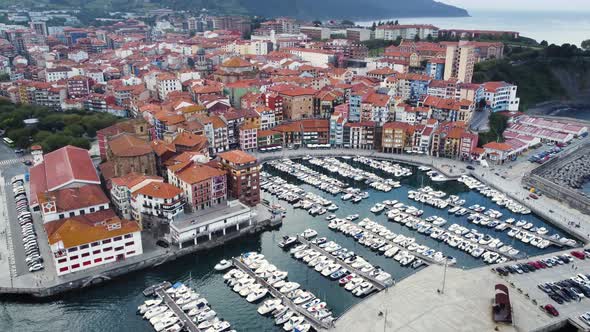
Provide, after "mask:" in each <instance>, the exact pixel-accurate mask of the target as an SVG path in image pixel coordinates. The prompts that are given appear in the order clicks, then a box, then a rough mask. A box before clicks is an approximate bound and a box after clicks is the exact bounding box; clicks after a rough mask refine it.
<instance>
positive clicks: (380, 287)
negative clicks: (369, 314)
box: [297, 235, 389, 291]
mask: <svg viewBox="0 0 590 332" xmlns="http://www.w3.org/2000/svg"><path fill="white" fill-rule="evenodd" d="M297 240H298V241H299V242H301V243H302V244H305V245H306V246H308V247H310V248H312V249H313V250H315V251H317V252H319V253H321V254H322V255H324V256H326V257H330V258H332V259H334V260H335V261H337V262H338V264H340V265H342V266H344V267H345V268H346V269H348V270H349V271H350V272H352V273H355V274H356V275H358V276H361V277H363V278H364V279H365V280H366V281H368V282H370V283H371V285H373V287H375V288H376V289H377V290H378V291H382V290H384V289H385V288H387V287H388V286H389V285H388V284H387V283H385V282H383V281H379V280H377V279H375V278H374V277H371V276H370V275H369V274H367V273H365V272H362V271H361V270H358V269H355V268H353V267H352V266H351V265H349V264H347V263H345V262H344V261H343V260H342V259H340V258H338V257H335V256H333V255H332V254H330V253H329V252H327V251H325V250H324V249H322V248H320V247H318V246H317V245H315V244H313V243H311V242H309V241H307V240H306V239H304V238H303V237H302V236H301V235H297Z"/></svg>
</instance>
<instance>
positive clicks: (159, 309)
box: [143, 305, 168, 320]
mask: <svg viewBox="0 0 590 332" xmlns="http://www.w3.org/2000/svg"><path fill="white" fill-rule="evenodd" d="M166 310H168V307H166V306H164V305H161V306H156V307H153V308H151V309H150V310H148V311H146V313H145V314H144V315H143V318H145V319H148V320H149V319H151V318H152V317H155V316H157V315H159V314H161V313H163V312H164V311H166Z"/></svg>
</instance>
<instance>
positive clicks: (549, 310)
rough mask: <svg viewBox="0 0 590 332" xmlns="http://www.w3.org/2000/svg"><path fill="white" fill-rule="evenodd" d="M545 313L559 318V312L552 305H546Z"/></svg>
mask: <svg viewBox="0 0 590 332" xmlns="http://www.w3.org/2000/svg"><path fill="white" fill-rule="evenodd" d="M543 308H544V309H545V311H546V312H547V313H549V314H550V315H551V316H554V317H557V316H559V311H557V309H555V307H554V306H553V305H551V304H546V305H545V306H544V307H543Z"/></svg>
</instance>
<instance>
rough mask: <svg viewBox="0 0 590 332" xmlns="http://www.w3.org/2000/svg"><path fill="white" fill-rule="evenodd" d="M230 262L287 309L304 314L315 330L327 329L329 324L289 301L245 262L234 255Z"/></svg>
mask: <svg viewBox="0 0 590 332" xmlns="http://www.w3.org/2000/svg"><path fill="white" fill-rule="evenodd" d="M232 262H233V264H234V266H235V267H237V268H238V269H240V270H242V271H243V272H244V273H246V274H248V275H249V276H250V277H252V278H254V280H256V282H257V283H259V284H261V285H262V286H264V287H266V288H267V289H268V290H269V292H270V293H271V294H272V296H274V297H275V298H277V299H280V300H281V301H283V303H284V304H285V305H286V306H287V307H289V309H291V310H292V311H294V312H297V313H299V314H300V315H302V316H304V317H305V319H306V320H307V321H308V322H309V323H310V324H311V325H312V326H313V328H314V329H315V330H316V331H320V330H322V329H328V328H329V327H330V325H329V324H328V323H326V322H323V321H321V320H319V319H317V318H316V317H315V316H313V315H312V314H311V313H310V312H308V311H307V310H305V309H303V308H301V307H300V306H298V305H296V304H295V303H293V301H291V299H289V298H288V297H286V296H285V295H284V294H283V293H281V292H279V291H278V290H277V289H276V288H274V287H273V286H271V285H270V284H269V283H268V282H266V280H264V279H262V278H261V277H259V276H257V275H256V273H254V271H252V270H251V269H250V268H249V267H248V266H246V264H244V263H242V261H240V260H239V259H237V258H235V257H234V258H232Z"/></svg>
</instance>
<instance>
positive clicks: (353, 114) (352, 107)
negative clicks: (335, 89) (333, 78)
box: [348, 95, 363, 122]
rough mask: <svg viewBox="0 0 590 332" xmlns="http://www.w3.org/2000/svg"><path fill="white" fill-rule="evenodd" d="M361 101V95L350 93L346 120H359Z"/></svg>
mask: <svg viewBox="0 0 590 332" xmlns="http://www.w3.org/2000/svg"><path fill="white" fill-rule="evenodd" d="M362 101H363V97H362V96H358V95H350V100H349V101H348V103H349V113H348V121H350V122H359V121H361V103H362Z"/></svg>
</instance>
